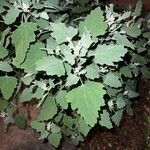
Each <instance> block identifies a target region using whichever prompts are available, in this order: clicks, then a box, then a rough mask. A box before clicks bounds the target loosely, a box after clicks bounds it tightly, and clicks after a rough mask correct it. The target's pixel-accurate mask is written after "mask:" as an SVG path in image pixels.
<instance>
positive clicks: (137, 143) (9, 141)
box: [0, 79, 150, 150]
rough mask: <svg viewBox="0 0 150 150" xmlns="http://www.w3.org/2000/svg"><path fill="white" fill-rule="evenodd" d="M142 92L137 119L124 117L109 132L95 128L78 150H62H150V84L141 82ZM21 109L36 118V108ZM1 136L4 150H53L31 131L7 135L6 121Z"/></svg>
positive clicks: (68, 148) (12, 130)
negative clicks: (148, 122)
mask: <svg viewBox="0 0 150 150" xmlns="http://www.w3.org/2000/svg"><path fill="white" fill-rule="evenodd" d="M139 92H140V95H141V97H140V98H139V99H137V100H135V102H134V106H133V111H134V115H133V116H129V115H127V114H124V117H123V119H122V122H121V124H120V127H119V128H116V129H113V130H106V129H104V128H99V127H95V128H94V129H93V130H92V131H91V132H90V133H89V136H88V137H87V139H86V140H85V143H83V144H81V145H80V146H79V147H78V148H77V147H74V146H73V145H72V144H71V143H70V142H69V141H66V142H64V143H63V144H62V147H61V148H60V150H148V149H149V148H146V147H145V144H146V143H148V142H150V141H149V138H150V137H149V133H148V132H146V133H145V132H144V131H143V130H144V129H145V125H144V124H145V122H146V121H145V120H146V119H145V118H147V116H148V115H150V81H148V80H144V79H141V81H140V83H139ZM18 107H19V109H20V110H19V111H21V112H23V113H24V114H25V115H26V116H28V113H29V111H30V117H32V118H35V117H36V114H37V112H36V109H35V108H36V105H35V104H32V107H31V106H28V107H27V106H26V107H25V108H24V107H22V105H21V104H19V106H18ZM149 126H150V125H149ZM0 133H1V134H0V150H53V148H52V147H51V146H50V145H48V144H47V143H43V142H42V141H39V140H38V135H37V134H36V133H35V132H34V131H33V130H32V129H31V128H29V127H28V128H27V129H26V130H21V129H18V128H17V127H16V126H10V127H9V129H8V131H7V133H4V124H3V120H2V119H0Z"/></svg>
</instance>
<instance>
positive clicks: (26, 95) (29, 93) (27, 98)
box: [19, 88, 33, 103]
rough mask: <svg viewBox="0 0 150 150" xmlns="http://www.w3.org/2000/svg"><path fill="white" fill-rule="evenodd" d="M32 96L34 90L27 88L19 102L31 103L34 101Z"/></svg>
mask: <svg viewBox="0 0 150 150" xmlns="http://www.w3.org/2000/svg"><path fill="white" fill-rule="evenodd" d="M32 96H33V93H32V88H25V89H24V90H23V91H22V93H21V95H20V98H19V101H20V102H21V103H24V102H29V101H30V100H32Z"/></svg>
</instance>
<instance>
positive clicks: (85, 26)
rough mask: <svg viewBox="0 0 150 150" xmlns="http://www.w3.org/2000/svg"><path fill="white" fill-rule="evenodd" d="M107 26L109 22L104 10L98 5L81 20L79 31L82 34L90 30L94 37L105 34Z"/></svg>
mask: <svg viewBox="0 0 150 150" xmlns="http://www.w3.org/2000/svg"><path fill="white" fill-rule="evenodd" d="M107 27H108V26H107V23H106V22H104V17H103V12H102V11H101V9H100V8H99V7H98V8H96V9H94V10H92V11H91V13H90V14H89V15H88V16H86V17H85V20H84V21H83V22H80V24H79V31H80V35H81V34H83V33H86V31H89V32H90V33H91V35H92V36H93V37H96V36H99V35H103V34H105V32H106V29H107Z"/></svg>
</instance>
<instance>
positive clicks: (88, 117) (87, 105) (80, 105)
mask: <svg viewBox="0 0 150 150" xmlns="http://www.w3.org/2000/svg"><path fill="white" fill-rule="evenodd" d="M103 88H104V86H103V85H102V84H101V83H97V82H88V83H85V84H82V85H81V86H79V87H77V88H75V89H73V90H71V91H70V92H69V93H68V94H67V101H68V102H70V103H71V106H72V109H73V110H75V109H78V110H77V112H78V114H80V115H81V116H82V117H83V118H84V120H85V121H86V122H87V124H89V125H90V126H92V127H93V126H94V125H95V124H96V123H97V118H98V111H99V110H100V107H101V106H104V105H105V102H104V99H103V96H104V94H105V90H104V89H103Z"/></svg>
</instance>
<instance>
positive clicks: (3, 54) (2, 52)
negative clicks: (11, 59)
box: [0, 44, 8, 59]
mask: <svg viewBox="0 0 150 150" xmlns="http://www.w3.org/2000/svg"><path fill="white" fill-rule="evenodd" d="M7 55H8V51H7V49H6V48H4V47H3V46H2V45H1V44H0V59H3V58H4V57H6V56H7Z"/></svg>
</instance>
